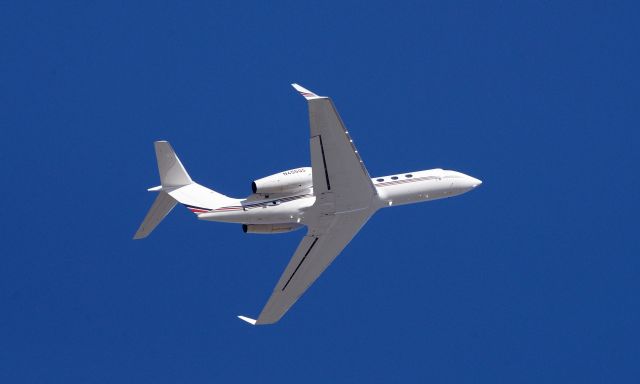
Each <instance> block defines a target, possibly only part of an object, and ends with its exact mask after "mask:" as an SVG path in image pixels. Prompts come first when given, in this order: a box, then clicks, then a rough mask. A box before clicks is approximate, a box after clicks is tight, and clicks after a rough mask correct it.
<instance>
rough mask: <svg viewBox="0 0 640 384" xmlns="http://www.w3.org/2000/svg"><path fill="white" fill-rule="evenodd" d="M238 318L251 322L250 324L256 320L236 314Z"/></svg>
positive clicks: (253, 323)
mask: <svg viewBox="0 0 640 384" xmlns="http://www.w3.org/2000/svg"><path fill="white" fill-rule="evenodd" d="M238 319H240V320H242V321H246V322H247V323H249V324H251V325H256V321H255V320H254V319H252V318H250V317H246V316H238Z"/></svg>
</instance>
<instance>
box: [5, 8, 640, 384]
mask: <svg viewBox="0 0 640 384" xmlns="http://www.w3.org/2000/svg"><path fill="white" fill-rule="evenodd" d="M51 3H52V2H12V3H11V4H9V3H3V5H2V6H0V25H1V27H0V31H1V59H0V90H1V92H0V129H1V132H2V138H3V143H2V150H0V175H1V180H2V192H1V196H2V201H3V204H2V205H0V217H1V218H2V241H0V255H1V257H0V311H1V312H0V382H3V383H39V382H43V383H44V382H47V383H49V382H61V383H62V382H64V383H116V382H118V383H134V382H135V383H140V382H146V383H177V382H179V383H212V382H249V381H253V382H256V381H261V382H262V381H264V382H309V383H326V382H430V383H450V382H473V383H475V382H485V383H505V382H511V383H513V382H515V383H546V382H562V383H564V382H579V383H584V382H600V383H602V382H607V383H625V382H628V383H637V382H638V380H639V377H640V347H639V345H640V331H639V321H640V309H639V305H638V302H639V301H638V297H637V296H638V292H639V289H640V282H639V277H640V261H639V259H638V257H639V256H640V252H639V251H640V247H639V240H638V214H639V213H640V212H639V209H638V208H639V207H640V204H639V203H638V192H639V173H640V172H639V168H640V167H639V164H640V155H639V153H638V144H639V142H638V139H639V134H638V128H639V122H640V119H639V110H640V108H639V102H638V100H639V98H638V94H639V91H640V87H639V85H640V82H639V77H638V69H639V68H640V65H639V64H640V60H639V58H640V55H639V46H640V44H639V43H640V38H639V36H640V28H638V16H639V8H638V6H637V5H636V4H637V3H636V2H626V3H625V2H594V3H591V2H520V1H518V2H509V1H506V2H504V1H498V2H473V1H472V2H449V1H442V2H439V3H425V2H389V3H386V4H385V3H375V2H354V3H351V2H342V1H340V2H326V1H322V2H313V3H308V2H288V3H279V4H278V5H273V4H270V2H253V3H239V2H238V3H237V4H234V5H232V4H229V3H231V2H227V3H217V4H216V3H212V2H200V3H197V4H196V3H191V2H189V3H186V2H175V3H167V4H162V5H159V4H157V2H149V3H147V4H136V5H131V4H129V2H115V1H114V2H92V1H91V2H90V1H80V2H74V3H68V2H64V3H62V2H60V3H59V4H57V5H52V4H51ZM302 3H305V4H302ZM291 82H299V83H301V84H302V85H304V86H306V87H308V88H309V89H311V90H313V91H315V92H317V93H319V94H323V95H329V96H332V97H333V99H334V101H335V103H336V105H337V107H338V109H339V111H340V112H341V114H342V117H343V119H344V121H345V122H346V124H347V126H348V127H349V130H350V131H351V133H352V135H353V137H354V140H355V142H356V144H357V146H358V149H359V150H360V152H361V154H362V156H363V158H364V160H365V163H366V165H367V167H368V169H369V171H370V172H371V174H372V175H374V176H375V175H386V174H391V173H396V172H402V171H414V170H420V169H428V168H435V167H443V168H448V169H456V170H459V171H462V172H465V173H468V174H470V175H473V176H476V177H478V178H480V179H482V180H483V181H484V184H483V185H482V187H481V188H479V189H478V190H476V191H473V192H472V193H468V194H466V195H463V196H460V197H456V198H454V199H448V200H443V201H437V202H433V203H427V204H422V205H414V206H407V207H400V208H397V209H391V210H384V211H381V212H380V213H379V214H378V215H377V216H375V217H374V218H373V219H372V220H371V221H370V222H369V224H368V225H367V226H366V227H365V228H364V230H363V231H362V232H361V233H360V234H359V235H358V237H357V238H356V239H355V240H354V241H353V242H352V243H351V244H350V245H349V247H348V248H347V249H346V250H345V252H344V253H343V254H342V255H341V256H340V257H339V258H338V259H337V260H336V262H335V263H334V264H333V265H332V266H331V267H330V268H329V269H328V270H327V272H326V273H325V274H324V275H323V276H322V278H321V279H320V280H319V281H318V282H317V283H316V284H315V285H314V286H313V287H312V288H311V289H310V290H309V291H308V292H307V294H306V295H305V296H304V297H303V298H302V299H301V300H300V301H299V302H298V303H297V305H296V306H295V307H294V308H293V310H292V311H290V312H289V313H288V314H287V315H286V316H285V318H284V319H283V320H282V321H281V322H280V323H278V324H277V325H275V326H270V327H250V326H248V325H247V324H245V323H243V322H241V321H239V320H238V319H236V318H235V316H236V315H238V314H246V315H249V316H255V315H257V314H258V313H259V311H260V309H261V308H262V306H263V304H264V303H265V302H266V299H267V298H268V296H269V294H270V292H271V290H272V288H273V285H274V284H275V282H276V281H277V279H278V277H279V276H280V273H281V272H282V270H283V268H284V266H285V265H286V263H287V262H288V259H289V257H290V256H291V254H292V252H293V250H294V249H295V247H296V245H297V242H298V240H299V238H300V237H301V235H302V232H294V233H290V234H284V235H279V236H250V235H245V234H243V233H242V231H241V229H240V226H239V225H228V224H226V225H225V224H218V223H206V222H198V221H197V220H195V219H194V217H193V215H192V214H191V213H190V212H188V211H187V210H186V209H183V208H177V209H176V210H175V211H174V212H173V213H172V214H171V215H170V216H169V217H168V218H167V219H166V220H165V221H164V222H163V223H162V224H161V225H160V226H159V227H158V229H157V230H156V232H154V233H153V234H152V235H151V236H150V237H149V238H148V239H146V240H143V241H132V240H131V237H132V235H133V233H134V232H135V230H136V228H137V227H138V225H139V223H140V222H141V220H142V218H143V217H144V214H145V213H146V211H147V209H148V208H149V206H150V205H151V203H152V201H153V198H154V195H153V194H150V193H147V192H145V189H146V188H148V187H152V186H155V185H157V184H158V177H157V171H156V165H155V159H154V153H153V146H152V142H153V141H154V140H158V139H166V140H170V141H171V143H172V144H173V145H174V147H175V149H176V150H177V152H178V153H179V155H180V156H181V158H182V160H183V162H184V164H185V165H186V167H187V169H188V170H189V172H190V173H191V175H192V176H193V177H194V179H196V180H197V181H199V182H200V183H202V184H204V185H207V186H209V187H211V188H214V189H216V190H218V191H220V192H222V193H225V194H229V195H232V196H244V195H246V194H248V193H249V192H250V184H249V183H250V181H251V180H253V179H256V178H259V177H262V176H265V175H268V174H272V173H275V172H278V171H281V170H284V169H289V168H293V167H298V166H304V165H308V164H309V154H308V121H307V110H306V103H305V101H304V100H303V99H302V98H301V97H300V96H299V95H298V94H297V93H296V92H295V91H294V90H293V89H291V88H290V86H289V83H291Z"/></svg>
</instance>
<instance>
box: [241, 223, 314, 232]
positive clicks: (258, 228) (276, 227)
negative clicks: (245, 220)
mask: <svg viewBox="0 0 640 384" xmlns="http://www.w3.org/2000/svg"><path fill="white" fill-rule="evenodd" d="M300 228H302V224H296V223H285V224H242V231H243V232H244V233H261V234H265V235H270V234H272V233H285V232H291V231H295V230H296V229H300Z"/></svg>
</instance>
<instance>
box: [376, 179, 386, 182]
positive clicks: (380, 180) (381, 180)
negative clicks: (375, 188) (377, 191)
mask: <svg viewBox="0 0 640 384" xmlns="http://www.w3.org/2000/svg"><path fill="white" fill-rule="evenodd" d="M376 181H379V182H383V181H384V179H376Z"/></svg>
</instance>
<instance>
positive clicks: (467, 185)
mask: <svg viewBox="0 0 640 384" xmlns="http://www.w3.org/2000/svg"><path fill="white" fill-rule="evenodd" d="M292 85H293V87H294V88H295V89H296V90H297V91H298V92H300V94H301V95H302V96H304V97H305V99H307V101H308V104H309V121H310V128H311V135H310V144H311V145H310V147H311V148H310V149H311V167H301V168H294V169H291V170H288V171H284V172H280V173H276V174H274V175H271V176H268V177H265V178H263V179H260V180H256V181H254V182H253V183H252V190H253V192H254V193H253V194H251V195H250V196H249V197H247V198H245V199H234V198H231V197H227V196H225V195H222V194H220V193H218V192H215V191H213V190H211V189H208V188H206V187H203V186H201V185H200V184H198V183H195V182H194V181H193V180H191V178H190V176H189V175H188V173H187V172H186V170H185V168H184V167H183V165H182V163H181V162H180V160H179V159H178V157H177V155H176V154H175V152H174V151H173V149H172V148H171V145H170V144H169V143H168V142H166V141H157V142H155V149H156V157H157V161H158V169H159V172H160V180H161V185H160V186H158V187H154V188H151V189H149V190H150V191H157V192H159V194H158V197H157V198H156V200H155V202H154V203H153V205H152V207H151V209H150V210H149V213H148V214H147V216H146V217H145V219H144V221H143V222H142V224H141V225H140V228H139V229H138V231H137V232H136V234H135V236H134V239H140V238H144V237H146V236H148V235H149V234H150V233H151V232H152V231H153V230H154V229H155V227H156V226H157V225H158V224H159V223H160V221H162V219H163V218H164V217H165V216H166V215H167V214H168V213H169V212H170V211H171V210H172V209H173V207H174V206H175V205H176V204H177V203H178V202H179V203H182V204H183V205H185V206H186V207H187V208H188V209H189V210H191V211H192V212H193V213H195V214H196V215H197V217H198V219H201V220H207V221H220V222H226V223H238V224H242V228H243V230H244V231H245V232H247V233H265V234H270V233H282V232H289V231H292V230H296V229H299V228H301V227H303V226H306V227H307V233H306V235H305V236H304V237H303V238H302V240H301V242H300V244H299V245H298V248H297V249H296V251H295V252H294V254H293V257H292V258H291V260H290V261H289V264H288V265H287V267H286V268H285V271H284V272H283V274H282V275H281V276H280V279H279V281H278V283H277V284H276V286H275V288H274V290H273V293H272V294H271V297H270V298H269V300H268V301H267V304H266V305H265V306H264V308H263V309H262V312H261V313H260V315H259V316H258V318H257V319H256V320H254V319H251V318H248V317H245V316H238V317H239V318H241V319H242V320H244V321H247V322H249V323H251V324H255V325H259V324H272V323H275V322H277V321H278V320H280V318H281V317H282V316H283V315H284V314H285V313H286V312H287V311H288V310H289V308H291V306H292V305H293V304H294V303H295V302H296V301H297V300H298V298H299V297H300V296H302V294H303V293H304V292H305V291H306V290H307V289H308V288H309V286H310V285H311V284H312V283H313V282H314V281H315V280H316V279H317V278H318V276H320V274H321V273H322V272H323V271H324V270H325V269H326V268H327V267H328V266H329V264H331V262H332V261H333V260H334V259H335V258H336V257H337V256H338V254H340V252H341V251H342V250H343V249H344V247H345V246H346V245H347V244H348V243H349V242H350V241H351V239H353V237H354V236H355V235H356V233H358V231H359V230H360V228H362V226H363V225H364V224H365V223H366V222H367V220H369V218H370V217H371V216H372V215H373V214H374V213H375V212H376V211H377V210H378V209H380V208H384V207H391V206H396V205H403V204H411V203H418V202H422V201H429V200H436V199H441V198H446V197H451V196H456V195H460V194H462V193H465V192H467V191H469V190H471V189H473V188H475V187H477V186H479V185H480V184H482V182H481V181H480V180H478V179H476V178H473V177H471V176H467V175H465V174H463V173H460V172H456V171H448V170H443V169H439V168H437V169H430V170H425V171H416V172H407V173H400V174H396V175H390V176H383V177H376V178H371V177H370V176H369V173H368V172H367V169H366V168H365V166H364V163H363V161H362V159H361V158H360V154H359V153H358V151H357V149H356V148H355V146H354V144H353V140H352V139H351V137H350V135H349V132H348V131H347V129H346V128H345V126H344V124H343V123H342V120H341V119H340V116H339V115H338V112H337V111H336V109H335V107H334V105H333V102H332V101H331V99H329V98H328V97H323V96H318V95H316V94H314V93H312V92H310V91H308V90H306V89H304V88H302V87H301V86H299V85H297V84H292Z"/></svg>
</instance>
